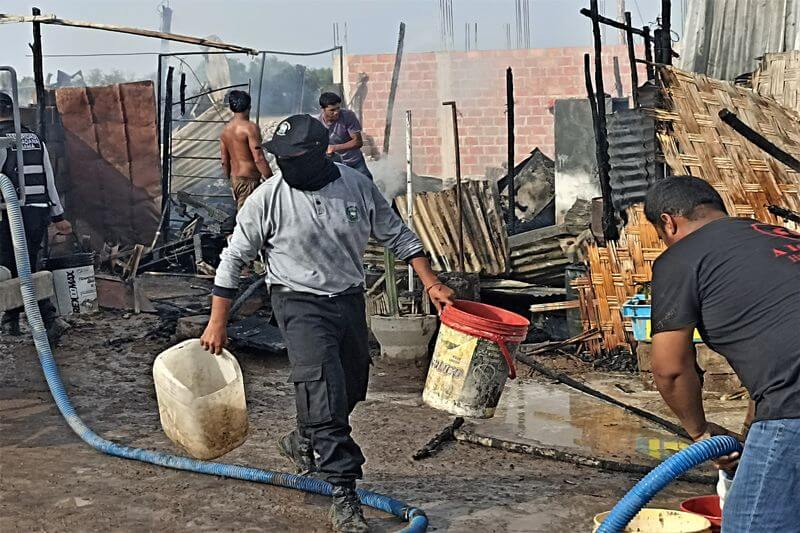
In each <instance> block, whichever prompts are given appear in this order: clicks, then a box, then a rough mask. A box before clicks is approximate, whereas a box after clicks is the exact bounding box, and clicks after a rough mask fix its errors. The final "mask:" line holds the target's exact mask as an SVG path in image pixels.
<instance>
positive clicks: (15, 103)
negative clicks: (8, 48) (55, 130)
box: [0, 66, 25, 205]
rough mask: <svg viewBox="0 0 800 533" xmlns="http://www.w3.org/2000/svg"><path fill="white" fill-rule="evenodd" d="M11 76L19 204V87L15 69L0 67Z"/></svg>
mask: <svg viewBox="0 0 800 533" xmlns="http://www.w3.org/2000/svg"><path fill="white" fill-rule="evenodd" d="M3 70H5V71H6V72H8V73H9V74H10V77H11V100H12V102H11V110H12V116H13V118H14V142H15V143H16V145H17V146H16V155H17V187H18V188H19V195H18V196H19V205H25V162H24V160H23V153H22V120H21V119H20V116H19V88H18V87H17V71H16V70H14V68H13V67H8V66H5V67H0V71H3Z"/></svg>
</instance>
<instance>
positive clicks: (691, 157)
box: [573, 68, 800, 349]
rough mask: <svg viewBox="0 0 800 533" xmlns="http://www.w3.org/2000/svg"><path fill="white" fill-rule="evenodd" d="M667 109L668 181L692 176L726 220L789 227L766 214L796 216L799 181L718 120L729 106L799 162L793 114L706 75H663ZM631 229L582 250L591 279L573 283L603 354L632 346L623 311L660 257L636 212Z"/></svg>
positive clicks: (663, 123)
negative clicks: (777, 211) (714, 197)
mask: <svg viewBox="0 0 800 533" xmlns="http://www.w3.org/2000/svg"><path fill="white" fill-rule="evenodd" d="M661 74H662V80H663V84H664V85H663V87H662V92H663V95H662V96H663V99H664V107H663V108H661V109H655V110H653V112H654V115H655V116H656V118H657V119H658V120H659V121H660V124H659V133H658V141H659V143H660V145H661V149H662V151H663V153H664V158H665V160H666V163H667V165H669V167H670V169H671V171H672V173H673V174H691V175H694V176H697V177H700V178H702V179H704V180H706V181H708V182H709V183H710V184H711V185H712V186H714V188H715V189H716V190H717V191H719V193H720V195H721V196H722V198H723V200H724V201H725V204H726V206H727V208H728V210H729V212H730V214H731V215H734V216H740V217H754V218H757V219H760V220H763V221H765V222H771V223H775V224H782V225H786V223H785V222H783V221H781V220H778V219H777V218H775V217H774V216H773V215H772V214H771V213H769V212H768V211H767V209H766V206H767V205H768V204H778V205H782V206H784V207H788V208H789V209H792V210H795V211H797V210H800V192H799V189H800V176H798V174H797V173H796V172H794V171H792V170H791V169H789V168H788V167H787V166H785V165H783V164H782V163H780V162H778V161H777V160H776V159H774V158H772V157H771V156H769V155H767V154H766V153H765V152H763V151H761V150H760V149H759V148H757V147H756V146H754V145H753V144H751V143H750V142H749V141H747V140H745V139H744V138H742V137H741V136H739V134H738V133H736V132H735V131H733V130H732V129H731V128H730V127H728V126H727V125H726V124H724V123H723V122H722V121H721V120H720V119H719V117H718V115H717V113H718V112H719V110H720V109H722V108H723V107H726V108H728V109H730V110H731V111H733V112H734V113H736V114H737V115H738V116H739V118H740V119H742V120H743V121H744V122H745V123H746V124H748V125H749V126H750V127H751V128H753V129H754V130H756V131H758V132H759V133H761V134H762V135H764V136H765V137H766V138H767V139H769V140H770V141H771V142H773V143H775V144H776V145H778V146H780V147H781V148H783V149H784V150H786V151H787V152H789V153H790V154H792V155H794V156H795V157H798V158H800V121H798V120H796V119H795V115H794V114H793V112H792V111H790V110H788V109H786V108H784V107H783V106H781V105H779V104H777V103H776V102H775V101H774V100H772V99H768V98H764V97H762V96H759V95H757V94H755V93H754V92H753V91H751V90H749V89H742V88H739V87H735V86H734V85H733V84H731V83H728V82H724V81H719V80H713V79H710V78H707V77H706V76H703V75H699V74H693V73H688V72H683V71H680V70H678V69H674V68H668V69H663V70H662V73H661ZM628 215H629V220H628V224H627V225H626V226H625V228H624V229H623V231H622V236H621V238H620V240H619V242H617V243H609V244H608V245H607V246H603V247H599V246H597V245H594V244H592V245H589V247H588V249H587V256H588V263H589V271H590V274H589V277H588V279H587V280H585V281H582V282H579V283H578V284H577V285H575V284H573V285H574V286H575V287H576V289H577V290H578V292H579V296H580V300H581V314H582V317H583V320H584V326H585V327H586V328H600V330H601V331H602V333H603V343H604V346H605V348H607V349H610V348H614V347H616V346H619V345H624V344H628V345H630V343H631V342H632V340H633V339H632V338H631V337H630V334H629V332H628V328H627V326H629V325H628V324H625V322H624V321H623V319H622V314H621V307H622V305H623V304H624V303H625V301H626V300H627V298H629V297H630V296H632V295H633V294H635V293H636V289H637V287H636V283H643V282H646V281H650V279H651V276H652V266H653V262H654V261H655V259H656V258H657V257H658V256H659V254H660V253H661V252H662V250H663V245H662V244H661V243H660V241H659V239H658V235H657V234H656V232H655V229H654V228H653V227H652V226H651V225H650V224H649V223H648V222H647V220H646V219H645V217H644V213H643V208H642V206H641V205H637V206H633V207H632V208H630V209H629V210H628Z"/></svg>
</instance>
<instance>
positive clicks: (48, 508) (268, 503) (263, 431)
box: [0, 312, 713, 532]
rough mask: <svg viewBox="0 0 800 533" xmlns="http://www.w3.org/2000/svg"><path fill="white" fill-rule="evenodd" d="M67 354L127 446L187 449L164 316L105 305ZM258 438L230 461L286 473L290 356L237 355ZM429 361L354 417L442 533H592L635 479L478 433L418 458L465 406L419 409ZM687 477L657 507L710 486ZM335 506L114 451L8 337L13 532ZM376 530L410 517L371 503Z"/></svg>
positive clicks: (82, 389)
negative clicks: (170, 388) (164, 403)
mask: <svg viewBox="0 0 800 533" xmlns="http://www.w3.org/2000/svg"><path fill="white" fill-rule="evenodd" d="M73 322H74V327H73V329H72V330H71V331H70V332H69V333H68V334H67V335H66V336H65V338H64V340H63V342H62V344H61V346H60V347H59V348H57V349H56V351H55V353H56V358H57V360H58V363H59V366H60V368H61V372H62V375H63V378H64V381H65V383H66V384H67V389H68V391H69V394H70V396H71V398H72V400H73V402H74V403H75V406H76V409H77V411H78V413H79V414H80V415H81V416H82V417H83V418H84V420H85V421H86V422H87V423H88V425H89V426H90V427H92V428H93V429H94V430H95V431H97V432H98V433H99V434H100V435H102V436H104V437H107V438H109V439H112V440H114V441H117V442H120V443H125V444H130V445H133V446H140V447H145V448H151V449H158V450H165V451H169V452H176V451H177V450H176V449H175V447H174V446H173V445H172V443H171V442H170V441H169V440H168V439H167V438H166V437H165V436H164V434H163V432H162V431H161V427H160V423H159V418H158V409H157V405H156V399H155V392H154V389H153V380H152V374H151V365H152V361H153V359H154V358H155V356H156V355H157V354H158V353H159V352H160V351H161V350H163V349H164V348H166V347H168V346H169V345H170V340H169V339H167V338H163V337H159V336H158V335H151V336H150V338H142V339H137V338H138V337H144V336H145V335H146V334H147V333H148V332H154V331H156V330H157V329H158V326H159V320H158V317H155V316H151V315H140V316H128V315H123V314H121V313H112V312H103V313H101V314H100V315H97V316H95V317H94V318H93V319H92V320H85V319H80V320H75V321H73ZM236 355H237V356H238V358H239V361H240V363H241V364H242V367H243V371H244V375H245V383H246V389H247V398H248V409H249V416H250V424H251V433H250V436H249V438H248V440H247V441H246V442H245V443H244V444H243V445H242V446H241V447H240V448H238V449H236V450H234V451H233V452H231V453H229V454H228V455H226V456H225V457H223V458H222V459H221V460H224V461H227V462H233V463H239V464H247V465H252V466H258V467H264V468H270V469H276V470H284V471H286V470H288V469H289V468H290V464H289V463H288V462H287V461H286V460H285V459H283V458H282V457H280V456H279V455H278V453H277V450H276V447H275V440H276V438H277V437H278V436H280V435H282V434H283V433H285V432H287V431H289V430H290V429H291V428H292V425H293V416H294V403H293V398H292V389H291V387H290V386H289V385H288V384H287V383H286V378H287V375H288V366H287V361H286V360H285V358H276V357H270V356H263V355H260V354H257V353H252V352H246V351H241V350H240V351H236ZM423 374H424V370H420V369H416V368H410V369H409V368H408V367H398V366H392V365H387V364H386V363H378V364H377V365H376V367H375V368H374V370H373V374H372V377H373V379H372V382H371V385H370V394H369V398H368V400H367V401H366V402H364V403H363V404H361V405H360V406H359V407H358V408H357V409H356V412H355V414H354V417H353V426H354V435H355V438H356V440H357V441H358V442H359V443H361V445H362V446H363V448H364V452H365V454H366V456H367V458H368V462H367V464H366V465H365V480H364V482H363V486H364V487H367V488H369V489H373V490H376V491H380V492H384V493H387V494H390V495H393V496H395V497H397V498H400V499H403V500H406V501H409V502H412V503H413V504H414V505H416V506H418V507H420V508H422V509H424V510H425V511H426V512H427V513H428V515H429V517H430V520H431V530H435V531H471V532H499V531H517V532H522V531H526V532H527V531H589V530H591V520H592V516H593V515H594V514H595V513H598V512H601V511H604V510H608V509H610V508H611V507H612V506H613V504H614V503H615V502H616V501H617V499H619V498H620V497H621V496H622V495H623V494H624V492H625V491H626V490H627V488H629V487H630V486H632V484H633V483H634V482H635V481H636V477H635V476H631V475H628V474H620V473H612V472H604V471H600V470H595V469H591V468H584V467H577V466H573V465H569V464H565V463H559V462H553V461H549V460H544V459H536V458H533V457H530V456H527V455H521V454H514V453H508V452H503V451H500V450H494V449H489V448H483V447H480V446H474V445H470V444H464V443H450V444H448V445H446V447H444V448H443V449H442V450H441V451H440V452H439V453H438V454H436V455H435V456H434V457H432V458H429V459H426V460H423V461H419V462H416V461H413V460H412V459H411V455H412V453H413V452H414V451H415V450H417V449H418V448H419V447H421V446H422V445H423V444H425V442H427V441H428V440H429V439H430V438H431V437H432V436H433V435H434V434H435V433H437V432H438V431H439V430H440V429H442V428H443V427H444V426H445V425H446V424H447V423H448V422H449V421H450V420H451V417H450V416H448V415H447V414H446V413H442V412H438V411H435V410H433V409H431V408H428V407H426V406H424V405H422V404H421V401H420V395H419V392H420V391H421V388H422V385H423ZM712 491H713V488H712V487H710V486H703V485H692V484H687V483H674V484H672V485H671V486H670V487H669V488H668V489H667V490H666V491H664V492H663V493H662V494H661V495H660V496H659V497H658V498H657V499H656V504H660V505H661V506H664V507H671V508H677V505H678V503H679V502H680V500H682V499H684V498H686V497H689V496H693V495H698V494H705V493H709V492H712ZM327 510H328V502H327V500H326V499H325V498H323V497H319V496H310V495H306V494H303V493H300V492H295V491H292V490H288V489H281V488H273V487H268V486H264V485H259V484H255V483H247V482H241V481H234V480H229V479H222V478H217V477H211V476H205V475H200V474H192V473H187V472H178V471H173V470H167V469H164V468H160V467H155V466H149V465H146V464H143V463H139V462H133V461H127V460H122V459H117V458H113V457H109V456H105V455H102V454H100V453H99V452H96V451H94V450H93V449H91V448H89V446H87V445H85V444H84V443H83V442H81V441H80V439H79V438H78V437H77V436H76V435H74V434H73V433H72V432H71V431H70V430H69V429H68V427H67V426H66V424H65V423H64V421H63V420H62V418H61V416H60V414H59V413H58V411H57V410H56V408H55V406H54V404H53V401H52V399H51V397H50V393H49V391H48V389H47V385H46V383H45V381H44V379H43V376H42V373H41V370H40V367H39V364H38V360H37V357H36V353H35V350H34V349H33V346H32V344H31V342H30V341H29V340H28V338H21V339H20V338H14V339H12V338H2V339H0V529H2V531H3V532H12V531H188V530H193V531H303V532H313V531H328V530H329V528H328V525H327V518H326V517H327ZM367 516H368V518H369V520H370V523H371V524H372V526H373V528H374V531H378V532H380V531H396V530H398V529H399V526H400V522H399V521H398V520H397V519H394V518H392V517H389V516H387V515H385V514H383V513H381V512H378V511H369V512H368V514H367Z"/></svg>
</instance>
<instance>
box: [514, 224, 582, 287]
mask: <svg viewBox="0 0 800 533" xmlns="http://www.w3.org/2000/svg"><path fill="white" fill-rule="evenodd" d="M569 238H574V235H573V234H572V232H571V231H570V229H569V228H568V226H567V225H566V224H561V225H559V226H550V227H547V228H540V229H535V230H532V231H526V232H525V233H519V234H517V235H512V236H511V237H509V238H508V245H509V248H510V249H511V258H510V261H511V273H512V276H513V278H514V279H518V280H521V281H527V282H529V283H536V284H538V285H563V284H564V269H566V268H567V265H569V264H570V263H571V262H572V261H570V259H569V258H568V257H567V254H566V252H565V251H564V247H563V245H562V241H564V240H565V239H569Z"/></svg>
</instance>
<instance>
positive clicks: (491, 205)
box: [396, 181, 508, 276]
mask: <svg viewBox="0 0 800 533" xmlns="http://www.w3.org/2000/svg"><path fill="white" fill-rule="evenodd" d="M456 198H457V196H456V190H455V189H454V188H453V189H447V190H444V191H441V192H426V193H421V194H417V195H415V196H414V217H413V219H414V226H413V228H414V231H415V232H416V233H417V235H419V238H420V240H422V243H423V244H424V245H425V249H426V250H427V251H428V252H429V253H430V255H431V263H432V264H433V268H434V269H435V270H438V271H445V272H453V271H457V270H458V269H459V264H458V263H459V254H458V251H459V250H458V210H457V209H456ZM396 201H397V205H401V206H405V205H406V199H405V195H403V196H399V197H398V198H397V200H396ZM462 211H463V213H464V216H463V218H464V271H465V272H479V273H483V274H485V275H489V276H494V275H499V274H504V273H505V272H506V271H507V265H508V237H507V234H506V226H505V222H504V220H503V212H502V209H501V207H500V193H499V192H498V190H497V183H495V182H494V181H465V182H464V183H463V184H462ZM401 215H402V216H403V218H407V217H406V213H405V210H404V209H401Z"/></svg>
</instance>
